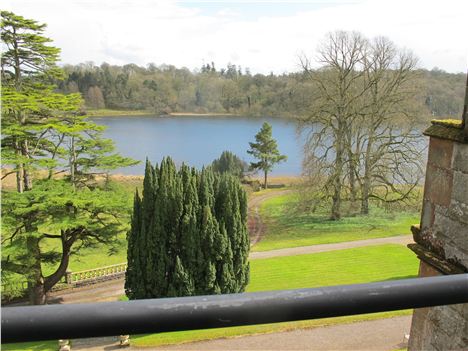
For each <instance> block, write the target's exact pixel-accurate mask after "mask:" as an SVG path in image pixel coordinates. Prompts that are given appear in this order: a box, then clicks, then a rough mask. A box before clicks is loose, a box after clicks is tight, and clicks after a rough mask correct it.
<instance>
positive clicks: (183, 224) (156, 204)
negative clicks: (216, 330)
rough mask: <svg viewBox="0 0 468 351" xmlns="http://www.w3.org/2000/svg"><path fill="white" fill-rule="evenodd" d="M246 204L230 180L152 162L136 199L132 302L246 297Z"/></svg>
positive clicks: (169, 162)
mask: <svg viewBox="0 0 468 351" xmlns="http://www.w3.org/2000/svg"><path fill="white" fill-rule="evenodd" d="M246 220H247V204H246V195H245V191H244V190H243V189H242V187H241V185H240V183H239V180H238V179H237V178H236V177H234V176H232V175H229V174H225V175H220V174H218V173H214V172H213V171H212V170H211V168H207V169H205V168H204V169H202V171H201V172H199V171H197V170H196V169H194V168H190V167H188V166H186V165H182V166H181V168H180V169H179V170H177V168H176V166H175V164H174V162H173V161H172V160H171V159H170V158H164V159H163V160H162V162H161V164H160V165H159V166H158V165H156V167H154V168H153V167H152V166H151V164H150V163H149V162H147V166H146V171H145V180H144V184H143V198H142V199H140V198H139V196H138V193H137V194H136V195H135V203H134V214H133V217H132V227H131V230H130V232H129V242H128V245H129V249H128V252H129V253H128V263H129V269H128V271H127V276H126V278H127V281H126V285H125V287H126V292H127V296H128V297H129V298H131V299H138V298H150V297H167V296H188V295H196V294H218V293H233V292H240V291H243V290H244V289H245V287H246V285H247V283H248V269H249V266H248V262H247V257H248V251H249V241H248V235H247V229H246Z"/></svg>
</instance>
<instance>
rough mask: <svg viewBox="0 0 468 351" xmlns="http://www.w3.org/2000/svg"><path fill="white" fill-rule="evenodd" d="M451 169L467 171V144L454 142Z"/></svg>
mask: <svg viewBox="0 0 468 351" xmlns="http://www.w3.org/2000/svg"><path fill="white" fill-rule="evenodd" d="M453 169H454V170H456V171H460V172H464V173H468V144H460V143H455V145H454V148H453Z"/></svg>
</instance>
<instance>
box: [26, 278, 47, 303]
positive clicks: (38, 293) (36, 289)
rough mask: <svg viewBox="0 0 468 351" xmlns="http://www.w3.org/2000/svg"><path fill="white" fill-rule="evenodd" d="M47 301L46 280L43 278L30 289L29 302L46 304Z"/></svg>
mask: <svg viewBox="0 0 468 351" xmlns="http://www.w3.org/2000/svg"><path fill="white" fill-rule="evenodd" d="M46 302H47V294H46V291H45V288H44V280H43V279H41V280H40V281H37V282H35V283H34V286H32V287H31V289H30V290H29V303H30V304H31V305H45V304H46Z"/></svg>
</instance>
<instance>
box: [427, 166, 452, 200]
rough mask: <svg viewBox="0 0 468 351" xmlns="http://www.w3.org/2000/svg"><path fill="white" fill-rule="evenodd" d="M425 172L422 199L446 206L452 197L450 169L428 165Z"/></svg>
mask: <svg viewBox="0 0 468 351" xmlns="http://www.w3.org/2000/svg"><path fill="white" fill-rule="evenodd" d="M426 172H427V173H426V183H425V185H424V200H427V201H430V202H432V203H433V204H437V205H441V206H446V207H448V206H449V205H450V200H451V197H452V182H453V174H452V171H450V170H447V169H443V168H438V167H433V166H431V165H428V166H427V170H426Z"/></svg>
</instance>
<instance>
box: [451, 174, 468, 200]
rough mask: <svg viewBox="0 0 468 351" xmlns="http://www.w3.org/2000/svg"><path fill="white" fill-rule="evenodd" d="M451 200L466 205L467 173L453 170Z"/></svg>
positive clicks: (467, 192)
mask: <svg viewBox="0 0 468 351" xmlns="http://www.w3.org/2000/svg"><path fill="white" fill-rule="evenodd" d="M453 200H455V201H459V202H462V203H464V204H467V205H468V173H463V172H460V171H454V172H453Z"/></svg>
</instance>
